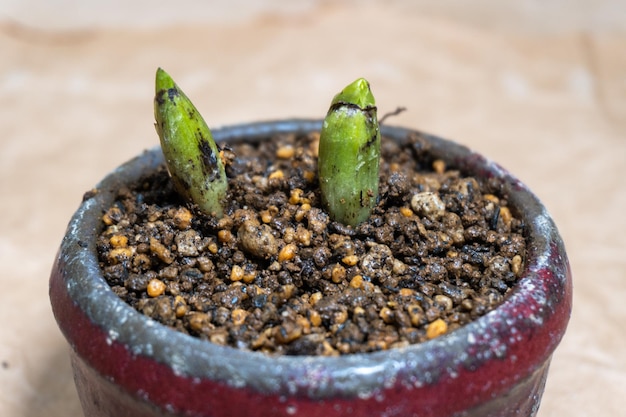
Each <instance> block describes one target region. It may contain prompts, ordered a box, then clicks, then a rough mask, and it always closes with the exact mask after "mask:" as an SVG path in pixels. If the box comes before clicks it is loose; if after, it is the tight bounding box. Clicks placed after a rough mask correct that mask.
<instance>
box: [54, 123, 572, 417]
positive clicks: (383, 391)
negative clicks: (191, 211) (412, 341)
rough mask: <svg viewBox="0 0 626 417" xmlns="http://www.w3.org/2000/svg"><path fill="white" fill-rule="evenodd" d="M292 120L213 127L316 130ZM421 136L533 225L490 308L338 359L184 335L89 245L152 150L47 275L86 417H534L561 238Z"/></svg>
mask: <svg viewBox="0 0 626 417" xmlns="http://www.w3.org/2000/svg"><path fill="white" fill-rule="evenodd" d="M320 127H321V121H307V120H287V121H280V122H267V123H256V124H248V125H239V126H234V127H227V128H223V129H219V130H216V131H215V132H214V136H215V138H216V140H218V141H237V140H264V138H267V137H269V136H271V135H272V134H274V133H287V132H301V133H304V132H311V131H319V129H320ZM381 131H382V134H383V136H385V137H387V138H389V139H393V140H397V141H404V140H406V138H407V137H408V136H409V135H420V136H421V137H422V138H423V140H424V141H425V143H428V144H429V148H430V150H429V151H430V152H432V154H433V155H434V156H435V157H437V158H441V159H443V160H445V161H446V163H447V166H449V167H453V168H457V169H460V170H461V171H462V172H464V173H465V174H468V175H474V176H480V177H498V178H501V179H503V180H504V182H505V188H506V191H507V192H508V193H509V196H510V197H509V205H510V207H512V208H513V209H514V210H515V212H516V213H517V215H518V216H520V217H521V219H522V220H523V221H524V223H525V224H526V229H527V230H526V234H527V235H526V237H527V239H528V245H527V246H528V249H529V252H528V256H527V261H526V266H525V271H524V273H523V277H522V279H521V281H520V282H519V284H518V285H517V287H516V288H515V289H514V290H513V291H512V292H511V293H510V295H508V296H507V298H506V299H505V301H504V302H503V303H502V304H501V305H500V306H499V307H498V308H497V309H495V310H493V311H491V312H490V313H488V314H486V315H485V316H483V317H481V318H480V319H478V320H476V321H474V322H472V323H470V324H468V325H466V326H464V327H462V328H460V329H458V330H456V331H454V332H451V333H449V334H447V335H444V336H442V337H439V338H437V339H434V340H431V341H429V342H426V343H422V344H419V345H413V346H409V347H406V348H399V349H392V350H388V351H382V352H376V353H368V354H354V355H345V356H340V357H289V356H282V357H271V356H268V355H265V354H262V353H257V352H248V351H242V350H237V349H234V348H230V347H223V346H218V345H214V344H211V343H209V342H206V341H202V340H200V339H197V338H193V337H191V336H187V335H184V334H182V333H179V332H176V331H175V330H172V329H170V328H168V327H166V326H163V325H161V324H158V323H156V322H155V321H153V320H151V319H150V318H147V317H145V316H143V315H142V314H140V313H138V312H137V311H135V310H134V309H133V308H131V307H130V306H128V305H127V304H126V303H124V302H123V301H122V300H121V299H119V298H118V297H117V296H116V295H115V294H114V293H113V292H112V291H111V289H110V288H109V286H108V285H107V283H106V282H105V280H104V278H103V276H102V274H101V271H100V269H99V267H98V261H97V255H96V243H95V240H96V239H95V237H96V235H97V233H98V232H99V231H100V230H101V229H102V227H103V225H102V223H101V215H102V213H103V211H104V210H105V208H106V207H108V206H109V205H110V204H111V203H112V201H113V199H114V197H115V194H116V193H115V190H116V189H118V188H119V187H121V186H122V185H124V184H129V183H132V182H134V181H136V180H137V179H138V178H140V177H142V176H144V175H145V174H146V173H149V172H151V171H152V170H154V169H155V167H157V166H158V165H161V164H163V157H162V154H161V152H160V149H154V150H151V151H147V152H145V153H144V154H142V155H141V156H139V157H137V158H135V159H133V160H131V161H130V162H128V163H126V164H124V165H122V166H121V167H119V168H118V169H116V170H115V171H114V172H113V173H111V174H110V175H109V176H107V177H106V178H105V179H104V180H103V181H102V182H101V183H100V184H99V185H98V186H97V192H95V193H92V194H91V195H89V196H88V197H86V198H85V200H84V201H83V203H82V204H81V206H80V207H79V209H78V211H77V212H76V213H75V214H74V216H73V218H72V220H71V222H70V224H69V226H68V229H67V233H66V235H65V238H64V239H63V242H62V244H61V248H60V250H59V253H58V256H57V258H56V262H55V264H54V267H53V269H52V274H51V277H50V299H51V302H52V308H53V311H54V315H55V317H56V320H57V322H58V325H59V327H60V328H61V330H62V332H63V334H64V335H65V337H66V338H67V340H68V342H69V344H70V347H71V358H72V366H73V369H74V375H75V380H76V386H77V389H78V394H79V396H80V399H81V403H82V406H83V410H84V413H85V416H88V417H100V416H108V417H124V416H128V417H155V416H204V417H209V416H210V417H232V416H245V417H250V416H301V417H313V416H316V417H332V416H346V415H353V416H368V417H373V416H420V417H447V416H467V417H469V416H480V417H487V416H494V417H495V416H534V415H535V414H536V412H537V409H538V407H539V402H540V399H541V395H542V392H543V388H544V384H545V381H546V375H547V372H548V365H549V363H550V359H551V355H552V353H553V351H554V349H555V348H556V346H557V345H558V343H559V342H560V340H561V337H562V336H563V333H564V332H565V328H566V326H567V322H568V320H569V317H570V311H571V306H572V282H571V273H570V268H569V264H568V260H567V256H566V254H565V249H564V245H563V242H562V240H561V237H560V236H559V233H558V231H557V229H556V227H555V225H554V223H553V221H552V219H551V218H550V216H549V215H548V213H547V212H546V210H545V208H544V207H543V205H542V204H541V203H540V202H539V201H538V199H537V198H536V197H535V196H534V195H533V194H532V193H531V192H530V191H529V190H528V189H527V188H526V187H525V186H524V185H523V184H522V183H521V182H520V181H519V180H517V179H516V178H515V177H513V176H512V175H511V174H509V173H508V172H507V171H505V170H504V169H502V168H501V167H500V166H498V165H497V164H495V163H493V162H490V161H488V160H486V159H485V158H484V157H482V156H481V155H478V154H476V153H473V152H472V151H470V150H469V149H467V148H465V147H463V146H460V145H458V144H455V143H452V142H449V141H446V140H443V139H440V138H436V137H433V136H429V135H424V134H422V133H420V132H416V131H412V130H408V129H403V128H397V127H389V126H383V127H382V128H381Z"/></svg>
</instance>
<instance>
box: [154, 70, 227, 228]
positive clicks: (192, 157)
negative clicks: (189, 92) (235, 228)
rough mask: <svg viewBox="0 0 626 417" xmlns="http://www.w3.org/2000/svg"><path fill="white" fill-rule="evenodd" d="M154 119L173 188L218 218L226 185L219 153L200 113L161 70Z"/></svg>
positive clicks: (157, 77) (157, 79)
mask: <svg viewBox="0 0 626 417" xmlns="http://www.w3.org/2000/svg"><path fill="white" fill-rule="evenodd" d="M154 117H155V119H156V124H155V126H156V130H157V133H158V134H159V138H160V139H161V148H162V149H163V155H164V156H165V161H166V164H167V169H168V171H169V173H170V175H171V177H172V182H173V183H174V187H175V188H176V190H177V191H178V193H179V194H181V195H182V196H184V197H186V198H187V199H189V200H191V201H192V202H193V203H195V204H197V205H198V208H199V209H200V210H201V211H202V212H204V213H206V214H208V215H211V216H216V217H218V218H221V217H222V216H223V214H224V209H223V203H224V199H225V197H226V191H227V190H228V182H227V179H226V173H225V172H224V164H223V163H222V159H221V157H220V154H219V150H218V148H217V145H216V144H215V141H214V140H213V136H212V135H211V131H210V130H209V127H208V126H207V124H206V122H205V121H204V119H203V118H202V116H201V115H200V112H198V110H197V109H196V107H195V106H194V105H193V103H192V102H191V101H190V100H189V98H187V96H186V95H185V93H183V91H182V90H181V89H180V88H179V87H178V86H177V85H176V83H174V81H173V80H172V78H171V77H170V76H169V74H167V73H166V72H165V71H163V70H162V69H161V68H159V69H158V70H157V73H156V95H155V98H154Z"/></svg>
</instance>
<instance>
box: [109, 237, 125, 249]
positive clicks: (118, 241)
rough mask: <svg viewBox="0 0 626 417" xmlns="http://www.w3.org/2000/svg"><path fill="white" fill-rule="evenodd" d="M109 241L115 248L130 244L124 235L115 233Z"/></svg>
mask: <svg viewBox="0 0 626 417" xmlns="http://www.w3.org/2000/svg"><path fill="white" fill-rule="evenodd" d="M109 242H110V243H111V246H113V247H114V248H125V247H126V246H128V238H127V237H126V236H124V235H113V236H111V238H110V239H109Z"/></svg>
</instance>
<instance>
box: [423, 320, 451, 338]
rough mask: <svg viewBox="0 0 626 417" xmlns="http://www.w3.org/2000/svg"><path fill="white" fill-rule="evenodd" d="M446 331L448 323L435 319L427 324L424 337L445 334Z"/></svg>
mask: <svg viewBox="0 0 626 417" xmlns="http://www.w3.org/2000/svg"><path fill="white" fill-rule="evenodd" d="M447 331H448V325H447V324H446V322H445V321H444V320H443V319H437V320H435V321H433V322H432V323H430V324H429V325H428V328H427V329H426V337H427V338H428V339H434V338H436V337H439V336H441V335H443V334H445V333H446V332H447Z"/></svg>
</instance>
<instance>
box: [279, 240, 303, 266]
mask: <svg viewBox="0 0 626 417" xmlns="http://www.w3.org/2000/svg"><path fill="white" fill-rule="evenodd" d="M297 251H298V247H297V246H296V245H294V244H293V243H290V244H288V245H285V246H284V247H283V248H282V249H281V250H280V252H278V262H286V261H291V260H292V259H293V258H295V257H296V252H297Z"/></svg>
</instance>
